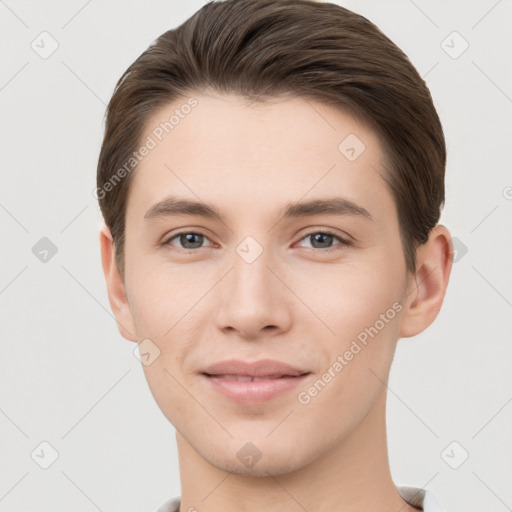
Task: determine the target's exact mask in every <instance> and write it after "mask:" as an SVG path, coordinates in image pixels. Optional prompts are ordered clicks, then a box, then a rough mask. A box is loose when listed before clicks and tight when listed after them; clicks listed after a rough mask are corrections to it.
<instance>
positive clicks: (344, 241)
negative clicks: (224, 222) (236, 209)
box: [163, 229, 352, 254]
mask: <svg viewBox="0 0 512 512" xmlns="http://www.w3.org/2000/svg"><path fill="white" fill-rule="evenodd" d="M190 234H193V235H201V236H203V237H205V238H207V239H208V237H207V236H206V235H205V234H204V233H201V232H199V231H180V232H179V233H175V234H174V235H173V236H172V237H171V238H168V239H167V241H166V242H164V243H163V245H164V246H166V247H168V246H171V245H172V244H171V241H172V240H174V239H175V238H178V237H180V236H181V235H190ZM316 234H322V235H329V236H332V237H334V238H336V239H337V240H338V241H339V242H341V243H340V244H339V245H338V246H334V247H327V248H324V249H322V248H317V247H308V248H307V249H310V250H313V251H321V252H327V253H330V252H334V251H337V250H339V249H341V248H342V247H340V246H344V247H349V246H351V245H352V242H351V241H349V240H347V239H345V238H342V237H341V236H339V235H337V234H336V233H333V232H332V231H329V230H328V229H324V230H321V231H310V232H309V233H307V234H306V235H304V236H303V237H302V238H301V239H300V240H299V241H302V240H304V239H305V238H308V237H310V236H312V235H316ZM175 249H177V250H178V251H179V252H183V253H186V254H190V253H193V252H197V251H198V250H199V249H204V247H198V248H196V249H184V248H179V247H178V248H175Z"/></svg>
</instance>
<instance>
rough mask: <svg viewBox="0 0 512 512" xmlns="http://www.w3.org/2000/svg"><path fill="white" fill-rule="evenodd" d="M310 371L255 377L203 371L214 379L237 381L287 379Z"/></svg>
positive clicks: (307, 373)
mask: <svg viewBox="0 0 512 512" xmlns="http://www.w3.org/2000/svg"><path fill="white" fill-rule="evenodd" d="M309 373H310V372H306V373H302V374H300V375H265V376H263V377H257V376H255V375H216V374H210V373H203V375H206V377H212V378H214V379H223V380H233V381H237V382H259V381H264V380H276V379H287V378H297V377H302V376H303V375H309Z"/></svg>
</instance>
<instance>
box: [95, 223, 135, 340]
mask: <svg viewBox="0 0 512 512" xmlns="http://www.w3.org/2000/svg"><path fill="white" fill-rule="evenodd" d="M100 248H101V264H102V267H103V273H104V275H105V281H106V285H107V292H108V300H109V302H110V307H111V309H112V312H113V313H114V316H115V317H116V322H117V327H118V329H119V332H120V333H121V336H123V338H125V339H127V340H129V341H137V339H136V336H135V326H134V322H133V317H132V314H131V310H130V305H129V303H128V299H127V297H126V290H125V285H124V282H123V278H122V277H121V274H120V272H119V269H118V267H117V263H116V259H115V251H114V243H113V239H112V234H111V233H110V229H109V228H108V227H107V226H106V225H105V224H103V226H102V227H101V229H100Z"/></svg>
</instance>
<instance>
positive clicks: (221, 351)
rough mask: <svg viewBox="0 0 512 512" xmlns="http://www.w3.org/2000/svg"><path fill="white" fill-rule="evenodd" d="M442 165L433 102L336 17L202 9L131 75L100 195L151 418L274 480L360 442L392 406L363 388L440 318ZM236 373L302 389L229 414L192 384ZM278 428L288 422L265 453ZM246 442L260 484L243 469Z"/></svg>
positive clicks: (376, 44)
mask: <svg viewBox="0 0 512 512" xmlns="http://www.w3.org/2000/svg"><path fill="white" fill-rule="evenodd" d="M445 165H446V149H445V143H444V136H443V131H442V127H441V123H440V121H439V118H438V116H437V113H436V110H435V108H434V105H433V102H432V98H431V96H430V93H429V91H428V89H427V87H426V85H425V82H424V81H423V80H422V78H421V77H420V76H419V74H418V73H417V71H416V70H415V68H414V67H413V65H412V64H411V63H410V61H409V59H408V58H407V57H406V55H404V53H403V52H402V51H401V50H400V49H399V48H397V47H396V46H395V45H394V43H392V42H391V41H390V40H389V39H388V38H387V37H386V36H385V35H384V34H383V33H382V32H381V31H380V30H379V29H378V28H377V27H376V26H375V25H373V24H372V23H371V22H369V21H368V20H367V19H365V18H364V17H362V16H360V15H357V14H355V13H353V12H351V11H348V10H346V9H344V8H342V7H339V6H337V5H334V4H329V3H315V2H312V1H306V0H278V1H275V0H258V1H253V0H238V1H232V0H228V1H225V2H212V3H208V4H207V5H205V6H204V7H202V8H201V9H200V10H199V11H198V12H196V13H195V14H194V15H193V16H192V17H191V18H189V19H188V20H186V21H185V22H184V23H183V24H182V25H180V26H179V27H178V28H176V29H173V30H169V31H168V32H166V33H164V34H163V35H161V36H160V37H159V38H158V39H157V40H156V41H155V42H154V43H153V44H152V45H151V46H150V47H149V48H148V49H147V50H146V51H145V52H144V53H142V55H140V57H138V58H137V60H136V61H135V62H134V63H133V64H132V65H131V66H130V67H129V68H128V69H127V70H126V72H125V73H124V74H123V76H122V77H121V78H120V80H119V81H118V83H117V86H116V89H115V91H114V94H113V96H112V99H111V101H110V103H109V105H108V110H107V117H106V128H105V135H104V140H103V145H102V148H101V153H100V157H99V163H98V174H97V189H96V192H97V197H98V199H99V203H100V207H101V211H102V213H103V217H104V219H105V227H104V228H103V230H102V232H101V247H102V261H103V268H104V272H105V276H106V279H107V286H108V292H109V299H110V303H111V307H112V309H113V311H114V313H115V315H116V319H117V321H118V325H119V329H120V332H121V334H122V335H123V336H124V337H125V338H127V339H128V340H131V341H134V342H138V343H140V342H143V340H146V341H144V343H146V344H148V346H151V347H152V348H151V353H152V354H154V360H152V362H151V364H148V365H144V371H145V373H146V376H147V379H148V382H149V385H150V388H151V390H152V392H153V395H154V396H155V399H156V401H157V402H158V404H159V406H160V407H161V409H162V411H163V413H164V414H165V415H166V416H167V418H168V419H169V420H170V421H171V422H172V423H173V425H174V426H175V427H176V429H177V430H178V431H179V432H180V433H181V434H182V435H183V436H184V437H185V438H186V439H187V441H188V442H189V443H190V444H191V445H192V446H193V447H194V448H195V449H196V450H197V452H198V453H200V454H201V455H202V456H203V457H204V458H205V459H206V460H208V461H210V462H211V463H212V464H214V465H216V466H218V467H221V468H223V469H229V470H230V471H235V472H240V473H243V472H246V473H254V472H255V471H259V470H260V468H261V471H263V470H264V469H265V470H267V471H271V470H274V471H281V472H284V471H286V470H289V469H290V468H292V467H294V468H296V467H299V466H300V465H303V464H305V463H306V462H308V461H311V460H313V459H314V457H315V456H318V454H319V453H322V452H323V451H325V450H326V449H327V447H329V446H332V445H333V444H335V443H336V442H340V441H342V440H343V439H344V438H346V437H347V436H348V435H349V433H350V432H351V431H353V430H354V429H355V428H356V427H357V426H358V424H359V423H360V422H361V421H362V420H363V418H364V417H365V416H366V414H367V413H368V411H369V409H370V408H371V407H372V404H373V403H374V402H375V399H376V397H377V396H378V395H379V394H381V393H382V392H383V383H382V381H381V380H380V379H377V378H375V375H372V373H373V374H376V375H380V376H381V377H382V379H384V380H385V379H386V377H387V374H388V371H389V368H390V365H391V361H392V358H393V353H394V350H395V346H396V342H397V340H398V339H399V338H400V337H408V336H413V335H415V334H417V333H419V332H421V331H423V330H424V329H425V328H426V327H428V325H430V324H431V323H432V322H433V320H434V319H435V317H436V316H437V314H438V312H439V309H440V307H441V303H442V300H443V297H444V293H445V289H446V286H447V282H448V276H449V273H450V269H451V254H450V242H449V233H448V231H447V230H446V228H444V227H443V226H441V225H438V224H437V223H438V220H439V216H440V212H441V208H442V206H443V203H444V172H445ZM191 202H195V203H196V204H195V205H193V204H191ZM305 203H308V204H305ZM348 352H351V353H352V356H350V355H349V354H348ZM344 354H346V357H343V355H344ZM340 355H341V356H342V357H341V360H343V362H342V361H341V360H340V359H339V357H338V356H340ZM156 356H157V357H156ZM230 358H238V359H242V360H244V361H255V360H260V359H276V360H279V361H283V362H287V363H288V364H291V365H293V366H295V367H299V368H300V369H302V370H304V372H309V374H308V375H307V376H306V377H305V378H304V381H303V382H302V383H301V384H299V385H296V387H295V389H294V390H293V391H289V392H285V393H284V394H280V395H279V396H276V397H275V398H273V399H271V400H267V401H265V402H263V403H258V404H256V403H251V404H248V403H238V402H234V401H232V400H230V399H228V398H226V397H224V396H221V395H219V394H218V393H217V392H216V391H215V390H212V388H211V384H210V382H207V381H206V380H205V377H204V375H202V373H203V371H204V369H205V368H206V366H208V365H210V364H212V363H216V362H218V361H221V360H225V359H230ZM151 359H153V357H151ZM336 361H338V364H336ZM340 365H341V367H340ZM370 370H371V371H370ZM326 372H330V375H331V378H328V377H322V376H325V375H326ZM327 380H328V382H327ZM320 381H321V382H323V383H324V384H321V383H320ZM313 388H316V390H317V391H316V392H315V391H314V390H313ZM320 388H321V389H320ZM356 389H357V390H358V394H357V395H355V394H354V390H356ZM192 396H193V397H195V398H197V400H194V399H193V398H192ZM356 396H357V398H355V397H356ZM198 401H199V402H200V403H201V404H208V406H207V409H208V413H207V412H206V410H205V408H204V407H202V406H200V405H199V402H198ZM284 406H286V407H288V410H289V409H290V408H292V407H294V408H295V409H296V414H295V415H294V417H293V420H292V419H290V420H289V421H287V422H286V423H285V424H283V425H282V426H280V428H279V430H277V431H276V432H275V433H274V434H273V435H272V436H270V437H266V435H267V433H268V431H269V430H271V427H274V426H275V425H276V424H277V423H278V422H279V421H280V420H281V419H282V411H283V407H284ZM326 411H339V413H338V412H335V413H334V414H332V412H331V414H329V415H327V416H326ZM347 411H348V413H347ZM213 418H215V419H213ZM319 421H320V422H321V426H319ZM219 425H223V426H224V428H221V427H220V426H219ZM319 430H321V432H320V433H319ZM228 432H229V433H228ZM313 432H315V435H314V436H313V435H312V433H313ZM319 434H320V435H319ZM249 440H250V441H252V442H253V444H254V445H256V446H257V447H258V449H259V450H260V451H261V452H262V453H263V454H264V456H265V458H264V459H262V461H261V462H260V463H259V464H258V469H257V468H256V466H255V467H253V468H247V467H244V466H243V464H241V463H240V460H238V459H237V458H236V453H237V451H238V450H239V449H240V448H241V447H242V446H243V445H244V444H245V442H247V441H249ZM297 446H300V447H304V448H303V449H302V450H301V449H299V450H297ZM226 447H228V450H227V451H226ZM277 468H279V469H277Z"/></svg>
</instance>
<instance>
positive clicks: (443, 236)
mask: <svg viewBox="0 0 512 512" xmlns="http://www.w3.org/2000/svg"><path fill="white" fill-rule="evenodd" d="M452 262H453V249H452V242H451V235H450V232H449V231H448V229H447V228H446V227H445V226H443V225H441V224H438V225H437V226H436V227H434V228H433V229H432V231H431V232H430V236H429V239H428V240H427V242H425V244H423V245H421V246H420V247H419V248H418V250H417V252H416V263H417V264H416V274H415V276H414V279H412V280H411V286H410V288H409V290H408V292H407V296H406V297H405V298H404V304H405V308H404V313H403V316H402V324H401V327H400V337H401V338H407V337H410V336H415V335H416V334H419V333H420V332H422V331H424V330H425V329H426V328H427V327H428V326H429V325H430V324H432V322H433V321H434V320H435V319H436V317H437V315H438V314H439V311H440V310H441V305H442V303H443V300H444V296H445V293H446V288H447V286H448V281H449V278H450V273H451V269H452Z"/></svg>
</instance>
